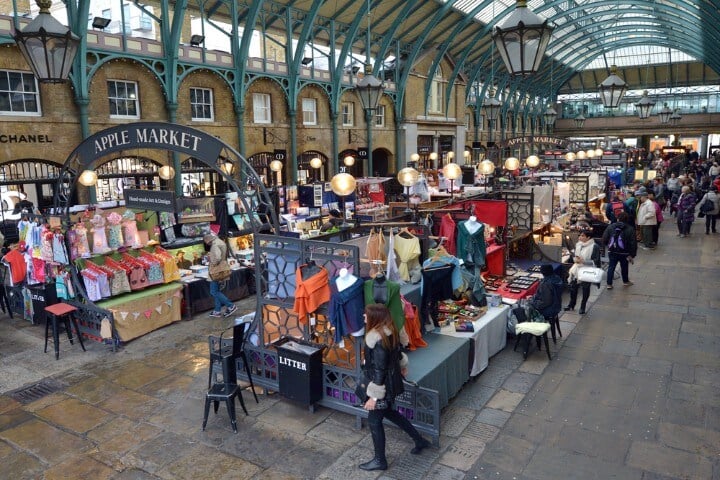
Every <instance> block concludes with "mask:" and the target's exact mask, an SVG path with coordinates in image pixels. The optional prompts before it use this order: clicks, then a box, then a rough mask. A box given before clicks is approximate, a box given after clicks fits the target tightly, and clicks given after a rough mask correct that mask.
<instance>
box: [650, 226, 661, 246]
mask: <svg viewBox="0 0 720 480" xmlns="http://www.w3.org/2000/svg"><path fill="white" fill-rule="evenodd" d="M661 224H662V222H658V224H657V225H653V228H652V243H653V244H654V245H657V243H658V239H659V238H660V225H661Z"/></svg>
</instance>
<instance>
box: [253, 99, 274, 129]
mask: <svg viewBox="0 0 720 480" xmlns="http://www.w3.org/2000/svg"><path fill="white" fill-rule="evenodd" d="M253 122H254V123H263V124H268V123H272V107H271V102H270V94H268V93H253Z"/></svg>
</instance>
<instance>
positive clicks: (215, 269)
mask: <svg viewBox="0 0 720 480" xmlns="http://www.w3.org/2000/svg"><path fill="white" fill-rule="evenodd" d="M208 277H210V280H212V281H214V282H222V281H223V280H227V279H228V278H230V264H229V263H228V261H227V259H224V258H223V259H222V260H220V262H218V263H217V264H215V265H210V268H208Z"/></svg>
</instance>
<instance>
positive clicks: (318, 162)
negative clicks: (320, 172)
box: [310, 157, 322, 169]
mask: <svg viewBox="0 0 720 480" xmlns="http://www.w3.org/2000/svg"><path fill="white" fill-rule="evenodd" d="M310 166H311V167H312V168H315V169H318V168H320V167H322V160H320V159H319V158H318V157H315V158H313V159H312V160H310Z"/></svg>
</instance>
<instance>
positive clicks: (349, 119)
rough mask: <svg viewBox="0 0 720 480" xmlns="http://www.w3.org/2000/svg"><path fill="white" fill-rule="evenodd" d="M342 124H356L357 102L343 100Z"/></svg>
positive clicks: (345, 125) (352, 125)
mask: <svg viewBox="0 0 720 480" xmlns="http://www.w3.org/2000/svg"><path fill="white" fill-rule="evenodd" d="M341 109H342V126H343V127H354V126H355V104H354V103H352V102H343V103H342V106H341Z"/></svg>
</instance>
